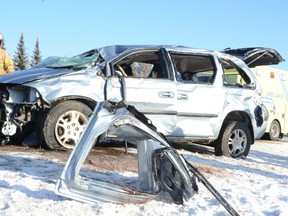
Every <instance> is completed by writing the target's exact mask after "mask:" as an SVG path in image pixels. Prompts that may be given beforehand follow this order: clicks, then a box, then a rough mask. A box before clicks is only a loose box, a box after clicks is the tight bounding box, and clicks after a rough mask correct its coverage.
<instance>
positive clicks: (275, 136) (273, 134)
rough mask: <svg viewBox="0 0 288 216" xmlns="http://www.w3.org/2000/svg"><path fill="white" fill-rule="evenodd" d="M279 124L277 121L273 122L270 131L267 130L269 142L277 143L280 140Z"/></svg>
mask: <svg viewBox="0 0 288 216" xmlns="http://www.w3.org/2000/svg"><path fill="white" fill-rule="evenodd" d="M280 130H281V129H280V124H279V123H278V121H276V120H273V121H272V123H271V125H270V129H269V138H270V140H273V141H277V140H279V139H280Z"/></svg>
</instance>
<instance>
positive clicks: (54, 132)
mask: <svg viewBox="0 0 288 216" xmlns="http://www.w3.org/2000/svg"><path fill="white" fill-rule="evenodd" d="M91 113H92V110H91V109H90V107H89V106H87V105H85V104H83V103H81V102H79V101H64V102H61V103H59V104H57V105H56V106H55V107H53V108H52V109H51V110H50V111H49V113H48V114H47V116H46V118H45V120H44V127H43V138H44V144H45V145H46V147H48V148H49V149H73V148H74V146H75V145H76V143H77V141H78V139H79V137H80V134H81V133H82V131H83V130H84V128H85V126H86V125H87V123H88V120H89V116H90V115H91Z"/></svg>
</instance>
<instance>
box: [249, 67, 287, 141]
mask: <svg viewBox="0 0 288 216" xmlns="http://www.w3.org/2000/svg"><path fill="white" fill-rule="evenodd" d="M251 70H252V71H253V73H254V74H255V75H256V77H257V80H258V81H259V83H260V85H261V88H262V91H263V92H262V101H263V103H264V104H265V106H266V107H267V109H268V110H269V118H268V124H267V128H266V131H265V134H264V136H263V138H265V139H270V140H279V139H281V138H282V137H283V135H284V134H286V133H288V118H287V117H288V71H284V70H280V69H276V68H274V67H270V66H257V67H254V68H251Z"/></svg>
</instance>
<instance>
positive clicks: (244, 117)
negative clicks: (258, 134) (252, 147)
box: [221, 111, 255, 143]
mask: <svg viewBox="0 0 288 216" xmlns="http://www.w3.org/2000/svg"><path fill="white" fill-rule="evenodd" d="M231 121H239V122H245V123H247V125H248V127H249V131H250V132H251V139H252V143H254V141H255V139H254V131H253V128H252V123H251V119H250V118H249V116H248V114H247V113H245V112H241V111H233V112H230V113H229V114H228V115H227V116H226V118H225V119H224V122H223V124H222V128H221V131H222V129H223V128H224V127H226V126H227V124H228V123H229V122H231Z"/></svg>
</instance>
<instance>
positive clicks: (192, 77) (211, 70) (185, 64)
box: [170, 53, 216, 84]
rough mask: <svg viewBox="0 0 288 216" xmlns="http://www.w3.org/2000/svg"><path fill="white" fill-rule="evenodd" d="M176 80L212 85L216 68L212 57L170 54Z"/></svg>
mask: <svg viewBox="0 0 288 216" xmlns="http://www.w3.org/2000/svg"><path fill="white" fill-rule="evenodd" d="M170 55H171V58H172V61H173V63H174V68H175V71H176V73H177V74H176V79H177V81H178V82H183V83H199V84H210V83H213V82H214V77H215V73H216V72H215V71H216V70H215V66H214V60H213V58H212V56H209V55H188V54H179V53H170Z"/></svg>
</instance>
